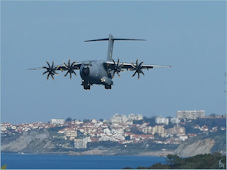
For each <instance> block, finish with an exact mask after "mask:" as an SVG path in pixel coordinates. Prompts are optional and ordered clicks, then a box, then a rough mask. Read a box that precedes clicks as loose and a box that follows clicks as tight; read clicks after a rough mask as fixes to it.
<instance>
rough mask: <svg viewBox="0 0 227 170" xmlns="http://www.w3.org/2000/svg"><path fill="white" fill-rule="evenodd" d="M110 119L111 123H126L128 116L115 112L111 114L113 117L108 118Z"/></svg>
mask: <svg viewBox="0 0 227 170" xmlns="http://www.w3.org/2000/svg"><path fill="white" fill-rule="evenodd" d="M110 121H111V122H112V123H118V124H122V123H126V122H127V121H128V118H127V116H126V115H119V114H115V115H113V117H112V118H111V119H110Z"/></svg>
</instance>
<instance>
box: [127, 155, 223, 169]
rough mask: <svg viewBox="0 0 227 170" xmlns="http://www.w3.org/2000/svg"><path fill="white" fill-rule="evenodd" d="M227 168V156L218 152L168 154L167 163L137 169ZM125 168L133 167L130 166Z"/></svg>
mask: <svg viewBox="0 0 227 170" xmlns="http://www.w3.org/2000/svg"><path fill="white" fill-rule="evenodd" d="M220 168H223V169H224V168H226V156H223V155H221V154H220V153H218V152H215V153H213V154H204V155H196V156H193V157H189V158H181V157H179V156H177V155H167V164H161V163H156V164H154V165H152V166H150V167H142V166H139V167H137V169H220ZM124 169H131V168H129V167H127V168H124Z"/></svg>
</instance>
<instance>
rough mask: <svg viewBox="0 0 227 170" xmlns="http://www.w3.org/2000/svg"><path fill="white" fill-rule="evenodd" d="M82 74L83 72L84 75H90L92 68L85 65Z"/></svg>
mask: <svg viewBox="0 0 227 170" xmlns="http://www.w3.org/2000/svg"><path fill="white" fill-rule="evenodd" d="M82 74H83V75H84V76H88V75H89V74H90V69H89V67H83V69H82Z"/></svg>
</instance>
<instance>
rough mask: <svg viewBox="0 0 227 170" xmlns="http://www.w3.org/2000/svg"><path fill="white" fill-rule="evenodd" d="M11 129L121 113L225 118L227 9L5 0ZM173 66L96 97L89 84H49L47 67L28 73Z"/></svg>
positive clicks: (97, 89) (221, 4)
mask: <svg viewBox="0 0 227 170" xmlns="http://www.w3.org/2000/svg"><path fill="white" fill-rule="evenodd" d="M1 3H2V4H1V122H10V123H22V122H37V121H42V122H47V121H49V120H50V119H51V118H67V117H72V118H75V119H80V120H83V119H85V118H88V119H91V118H96V119H100V118H104V119H109V118H111V117H112V115H113V114H115V113H119V114H126V115H128V114H130V113H135V114H142V115H144V116H147V117H152V116H172V117H175V116H176V112H177V111H178V110H205V114H206V115H209V114H211V113H216V114H225V111H226V106H225V105H226V100H225V97H226V94H225V92H224V90H225V86H226V84H225V76H224V74H225V72H226V2H225V1H218V2H215V1H207V2H206V1H202V2H195V1H188V2H181V1H172V2H166V1H162V2H157V1H147V2H139V1H138V2H133V1H132V2H130V1H128V2H127V1H126V2H121V1H118V2H117V1H116V2H104V1H97V2H90V1H86V2H80V1H68V2H61V1H57V2H54V1H49V2H48V1H47V2H45V1H43V2H27V1H24V2H13V1H11V2H6V1H3V2H1ZM109 34H113V36H115V37H117V38H141V39H146V41H134V42H130V41H124V42H123V41H121V42H117V41H116V42H115V44H114V52H113V56H114V59H115V60H117V58H118V57H119V58H120V61H123V62H132V61H133V62H135V61H136V59H137V58H138V59H139V61H144V63H145V64H159V65H171V66H172V68H156V69H153V70H149V71H146V70H145V71H144V73H145V76H142V77H141V78H140V80H138V79H137V78H136V77H134V78H132V77H131V76H132V74H133V72H130V71H128V72H123V73H121V77H120V78H119V77H117V76H116V77H115V78H114V79H113V81H114V84H115V86H113V88H112V90H106V89H105V88H104V86H98V85H94V86H92V87H91V90H90V91H85V90H84V89H83V86H81V85H80V84H81V78H80V76H79V72H78V71H77V73H78V74H77V75H78V76H77V77H73V78H72V79H71V80H70V79H69V77H66V78H64V73H61V74H60V75H59V76H55V80H54V81H53V80H52V79H49V80H46V76H42V73H43V71H44V70H40V71H27V68H31V67H40V66H44V65H46V61H49V62H51V61H54V62H55V63H56V64H62V63H63V61H68V59H69V58H71V60H73V61H83V60H89V59H98V60H101V59H106V54H107V46H108V44H107V42H93V43H85V42H84V40H88V39H96V38H106V37H108V35H109Z"/></svg>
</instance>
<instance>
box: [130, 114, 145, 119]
mask: <svg viewBox="0 0 227 170" xmlns="http://www.w3.org/2000/svg"><path fill="white" fill-rule="evenodd" d="M128 119H129V120H142V119H143V116H142V115H140V114H137V115H134V114H133V113H131V114H130V115H128Z"/></svg>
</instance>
